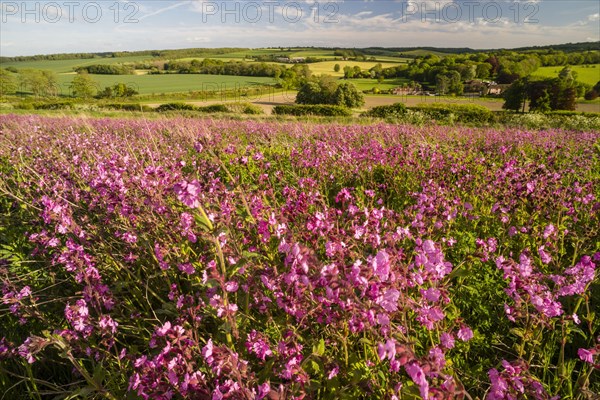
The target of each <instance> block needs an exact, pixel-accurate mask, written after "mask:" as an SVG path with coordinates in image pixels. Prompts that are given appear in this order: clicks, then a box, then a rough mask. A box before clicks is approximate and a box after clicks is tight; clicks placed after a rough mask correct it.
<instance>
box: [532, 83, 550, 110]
mask: <svg viewBox="0 0 600 400" xmlns="http://www.w3.org/2000/svg"><path fill="white" fill-rule="evenodd" d="M550 110H552V101H551V98H550V94H549V93H548V91H547V90H546V89H544V90H543V91H542V94H541V95H540V96H539V97H538V98H536V101H535V104H534V105H533V106H532V105H530V106H529V111H537V112H543V113H545V112H548V111H550Z"/></svg>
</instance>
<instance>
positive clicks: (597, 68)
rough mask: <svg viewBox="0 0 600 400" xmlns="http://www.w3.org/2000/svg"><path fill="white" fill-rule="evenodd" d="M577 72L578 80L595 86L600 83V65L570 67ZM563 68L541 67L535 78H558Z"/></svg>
mask: <svg viewBox="0 0 600 400" xmlns="http://www.w3.org/2000/svg"><path fill="white" fill-rule="evenodd" d="M570 68H571V69H572V70H573V71H574V72H577V80H578V81H580V82H583V83H587V84H588V85H591V86H594V85H595V84H596V83H598V82H600V64H592V65H573V66H571V67H570ZM561 69H563V67H541V68H538V69H537V70H536V71H535V72H534V74H533V75H534V76H539V77H543V78H556V77H557V76H558V74H559V72H560V70H561Z"/></svg>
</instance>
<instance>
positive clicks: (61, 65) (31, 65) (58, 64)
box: [0, 56, 153, 74]
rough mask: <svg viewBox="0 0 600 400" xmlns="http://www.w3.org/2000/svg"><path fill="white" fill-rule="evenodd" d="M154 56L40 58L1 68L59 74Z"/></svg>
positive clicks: (149, 58)
mask: <svg viewBox="0 0 600 400" xmlns="http://www.w3.org/2000/svg"><path fill="white" fill-rule="evenodd" d="M152 58H153V57H152V56H130V57H116V58H86V59H76V60H40V61H14V62H3V63H0V67H1V68H8V67H15V68H17V69H43V70H47V71H52V72H55V73H57V74H62V73H68V72H73V69H74V68H76V67H84V66H86V65H93V64H120V63H128V62H139V61H146V60H151V59H152Z"/></svg>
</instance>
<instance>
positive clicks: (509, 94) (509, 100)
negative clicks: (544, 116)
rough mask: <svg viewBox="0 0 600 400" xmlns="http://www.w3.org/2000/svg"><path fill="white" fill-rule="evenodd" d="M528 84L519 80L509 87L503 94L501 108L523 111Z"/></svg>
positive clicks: (523, 80)
mask: <svg viewBox="0 0 600 400" xmlns="http://www.w3.org/2000/svg"><path fill="white" fill-rule="evenodd" d="M527 89H528V82H527V80H526V79H519V80H517V81H515V82H513V83H512V85H510V87H509V88H508V89H506V90H505V91H504V93H503V97H504V104H503V105H502V108H503V109H505V110H511V111H520V110H521V109H523V111H524V110H525V101H526V100H527Z"/></svg>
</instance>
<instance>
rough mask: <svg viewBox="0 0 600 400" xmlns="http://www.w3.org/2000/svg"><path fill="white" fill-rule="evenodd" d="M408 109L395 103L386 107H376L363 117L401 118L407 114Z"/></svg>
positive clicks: (401, 104)
mask: <svg viewBox="0 0 600 400" xmlns="http://www.w3.org/2000/svg"><path fill="white" fill-rule="evenodd" d="M406 111H407V108H406V106H405V105H404V104H403V103H394V104H390V105H386V106H376V107H373V108H371V109H370V110H369V111H366V112H364V113H363V114H362V115H361V116H364V117H373V118H400V117H401V116H403V115H404V114H406Z"/></svg>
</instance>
